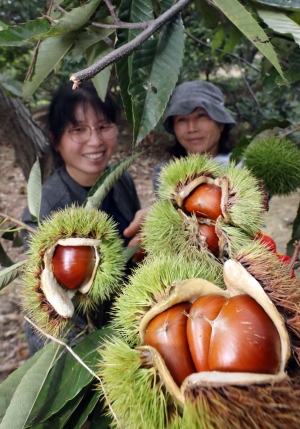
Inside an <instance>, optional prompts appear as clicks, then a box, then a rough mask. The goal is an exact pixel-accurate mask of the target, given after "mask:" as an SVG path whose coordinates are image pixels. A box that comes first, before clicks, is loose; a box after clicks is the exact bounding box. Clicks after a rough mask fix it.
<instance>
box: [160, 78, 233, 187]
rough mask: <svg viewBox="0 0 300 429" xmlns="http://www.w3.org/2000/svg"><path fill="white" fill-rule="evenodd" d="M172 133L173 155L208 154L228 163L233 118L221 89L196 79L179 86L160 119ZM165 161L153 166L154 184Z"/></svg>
mask: <svg viewBox="0 0 300 429" xmlns="http://www.w3.org/2000/svg"><path fill="white" fill-rule="evenodd" d="M163 125H164V128H165V130H166V131H167V132H168V133H170V134H173V135H174V136H175V143H174V145H173V146H172V148H171V150H170V152H171V154H172V155H173V156H174V157H175V158H180V157H181V156H186V155H188V154H191V153H202V154H204V153H206V154H210V155H211V156H212V157H213V158H214V159H215V160H216V161H218V162H220V163H222V164H227V163H228V162H229V158H230V154H231V149H232V147H233V141H232V138H231V136H230V130H231V129H232V128H233V127H234V126H235V120H234V119H233V117H232V116H231V114H230V113H229V112H228V111H227V110H226V109H225V106H224V97H223V94H222V91H221V90H220V89H219V88H218V87H217V86H216V85H214V84H213V83H210V82H205V81H200V80H195V81H190V82H184V83H182V84H180V85H178V86H177V87H176V88H175V90H174V92H173V94H172V96H171V99H170V102H169V106H168V110H167V113H166V114H165V117H164V122H163ZM165 164H166V163H165V162H164V163H161V164H159V165H157V166H156V167H154V171H153V177H152V179H153V185H154V190H155V192H156V191H157V188H158V176H159V173H160V170H161V168H162V167H163V165H165Z"/></svg>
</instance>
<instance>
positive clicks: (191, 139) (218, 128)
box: [173, 107, 225, 156]
mask: <svg viewBox="0 0 300 429" xmlns="http://www.w3.org/2000/svg"><path fill="white" fill-rule="evenodd" d="M224 126H225V125H224V124H220V123H219V122H216V121H214V120H213V119H211V118H210V117H209V116H208V114H207V113H206V111H205V110H204V109H202V108H201V107H198V108H197V109H195V110H194V111H193V112H192V113H190V114H189V115H176V116H174V117H173V129H174V132H175V135H176V138H177V140H178V141H179V143H180V144H181V145H182V146H183V147H184V148H185V150H186V151H187V153H201V154H204V153H207V154H209V155H211V156H216V155H218V153H219V140H220V137H221V133H222V131H223V130H224Z"/></svg>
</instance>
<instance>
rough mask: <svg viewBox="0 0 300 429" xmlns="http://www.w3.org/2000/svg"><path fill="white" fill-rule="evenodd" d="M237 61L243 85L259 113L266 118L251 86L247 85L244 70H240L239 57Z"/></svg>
mask: <svg viewBox="0 0 300 429" xmlns="http://www.w3.org/2000/svg"><path fill="white" fill-rule="evenodd" d="M238 63H239V69H240V72H241V76H242V78H243V81H244V83H245V85H246V87H247V89H248V91H249V92H250V94H251V95H252V97H253V100H254V101H255V104H256V106H257V110H258V111H259V113H260V114H261V115H262V116H263V117H264V118H265V119H268V118H267V116H266V115H265V114H264V112H263V111H262V110H261V108H260V105H259V102H258V100H257V98H256V97H255V94H254V92H253V91H252V88H251V86H250V85H249V82H248V81H247V79H246V77H245V74H244V72H243V70H242V66H241V61H240V59H238Z"/></svg>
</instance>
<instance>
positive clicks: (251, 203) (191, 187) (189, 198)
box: [143, 155, 264, 261]
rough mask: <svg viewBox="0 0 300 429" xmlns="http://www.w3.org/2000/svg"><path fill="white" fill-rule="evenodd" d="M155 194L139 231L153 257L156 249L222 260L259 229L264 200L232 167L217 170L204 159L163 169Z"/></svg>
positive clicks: (251, 181) (183, 161)
mask: <svg viewBox="0 0 300 429" xmlns="http://www.w3.org/2000/svg"><path fill="white" fill-rule="evenodd" d="M158 193H159V197H160V199H159V200H158V201H157V202H156V203H155V204H154V205H153V206H152V208H151V210H150V212H149V214H148V216H147V219H146V221H145V224H144V228H143V239H144V244H145V248H146V250H147V252H148V253H149V254H152V255H154V254H156V253H157V251H160V250H161V251H162V253H165V252H171V253H172V254H176V253H178V252H185V253H186V254H187V255H188V254H189V253H191V252H195V251H196V252H198V253H201V252H204V253H206V254H207V252H209V253H211V254H213V255H214V256H215V257H217V258H218V259H221V260H222V261H223V259H224V258H228V257H234V253H231V251H233V252H235V251H236V250H237V249H238V248H239V246H243V245H245V244H247V242H249V241H250V240H251V239H252V237H253V236H255V235H256V233H257V232H258V231H259V230H260V229H261V226H262V224H263V214H264V196H263V193H262V191H261V187H260V184H259V182H258V181H257V180H256V179H255V178H254V176H252V175H251V174H250V172H249V171H248V170H247V169H245V168H236V167H235V166H234V165H230V166H228V167H227V168H226V169H224V170H221V169H220V166H218V165H216V163H214V161H212V160H211V159H210V158H207V157H205V156H203V155H193V156H189V157H187V158H184V159H183V158H182V159H180V160H176V161H174V162H171V163H170V164H169V165H168V166H166V167H165V168H164V169H163V170H162V172H161V175H160V187H159V190H158ZM237 237H238V239H237ZM157 242H159V243H160V246H159V247H158V246H157ZM206 256H207V255H206Z"/></svg>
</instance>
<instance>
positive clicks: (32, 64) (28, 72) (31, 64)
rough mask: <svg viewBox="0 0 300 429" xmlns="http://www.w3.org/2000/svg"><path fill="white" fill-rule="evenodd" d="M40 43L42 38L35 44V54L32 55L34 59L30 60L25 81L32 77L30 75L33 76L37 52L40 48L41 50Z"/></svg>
mask: <svg viewBox="0 0 300 429" xmlns="http://www.w3.org/2000/svg"><path fill="white" fill-rule="evenodd" d="M40 44H41V40H38V41H37V44H36V45H35V48H34V52H33V56H32V60H31V62H30V65H29V68H28V71H27V73H26V76H25V79H24V82H26V81H27V80H28V79H29V78H30V76H31V73H32V71H33V66H34V63H35V60H36V57H37V54H38V50H39V47H40Z"/></svg>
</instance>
